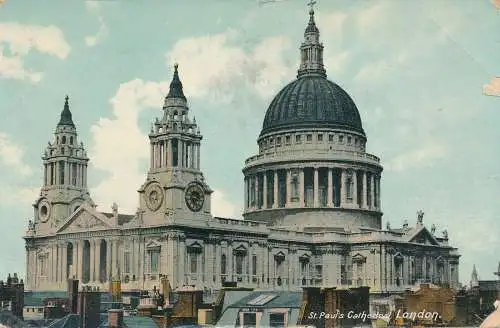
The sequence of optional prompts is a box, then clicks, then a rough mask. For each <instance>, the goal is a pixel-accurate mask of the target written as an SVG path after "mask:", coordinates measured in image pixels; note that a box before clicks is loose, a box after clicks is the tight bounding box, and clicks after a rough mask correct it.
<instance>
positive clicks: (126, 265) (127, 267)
mask: <svg viewBox="0 0 500 328" xmlns="http://www.w3.org/2000/svg"><path fill="white" fill-rule="evenodd" d="M123 273H130V252H124V253H123Z"/></svg>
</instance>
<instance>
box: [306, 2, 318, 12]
mask: <svg viewBox="0 0 500 328" xmlns="http://www.w3.org/2000/svg"><path fill="white" fill-rule="evenodd" d="M315 4H316V0H311V1H309V3H308V4H307V5H308V6H309V7H310V8H311V11H313V10H314V5H315Z"/></svg>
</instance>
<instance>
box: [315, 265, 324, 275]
mask: <svg viewBox="0 0 500 328" xmlns="http://www.w3.org/2000/svg"><path fill="white" fill-rule="evenodd" d="M316 276H318V277H321V276H323V266H322V265H316Z"/></svg>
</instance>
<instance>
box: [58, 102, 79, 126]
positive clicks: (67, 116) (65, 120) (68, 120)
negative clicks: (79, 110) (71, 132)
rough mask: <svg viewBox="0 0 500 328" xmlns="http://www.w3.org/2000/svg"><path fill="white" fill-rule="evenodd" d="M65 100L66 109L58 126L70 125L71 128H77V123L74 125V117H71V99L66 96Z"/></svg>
mask: <svg viewBox="0 0 500 328" xmlns="http://www.w3.org/2000/svg"><path fill="white" fill-rule="evenodd" d="M64 99H65V101H64V108H63V110H62V112H61V119H60V120H59V123H58V124H57V125H58V126H59V125H69V126H72V127H75V123H73V117H72V115H71V111H70V110H69V97H68V95H66V97H65V98H64Z"/></svg>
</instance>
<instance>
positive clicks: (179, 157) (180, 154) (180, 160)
mask: <svg viewBox="0 0 500 328" xmlns="http://www.w3.org/2000/svg"><path fill="white" fill-rule="evenodd" d="M183 158H184V142H183V141H182V140H180V139H178V140H177V166H179V167H184V165H183V163H184V160H183Z"/></svg>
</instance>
